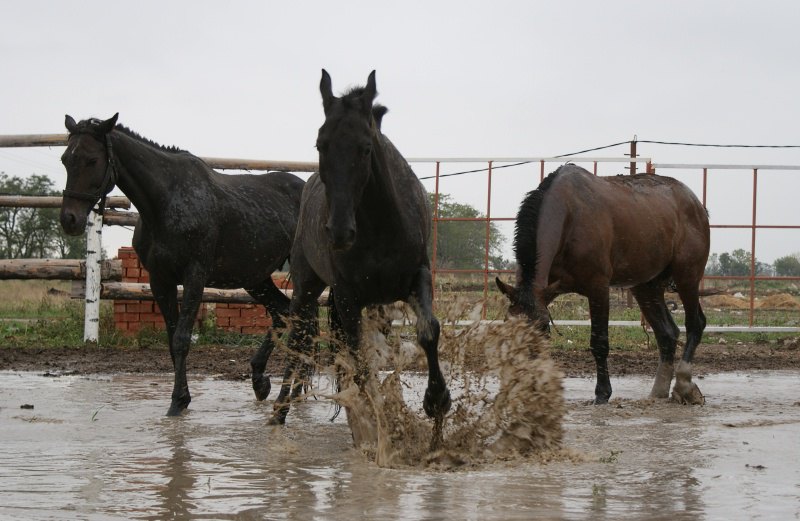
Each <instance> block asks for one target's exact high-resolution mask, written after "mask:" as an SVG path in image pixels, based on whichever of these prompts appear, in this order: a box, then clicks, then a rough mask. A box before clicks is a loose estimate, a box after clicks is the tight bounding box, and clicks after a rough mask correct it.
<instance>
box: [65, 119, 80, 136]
mask: <svg viewBox="0 0 800 521" xmlns="http://www.w3.org/2000/svg"><path fill="white" fill-rule="evenodd" d="M64 126H65V127H67V130H68V131H69V133H70V134H72V133H73V132H75V130H77V128H78V124H77V123H75V120H74V119H72V116H70V115H69V114H67V115H66V116H64Z"/></svg>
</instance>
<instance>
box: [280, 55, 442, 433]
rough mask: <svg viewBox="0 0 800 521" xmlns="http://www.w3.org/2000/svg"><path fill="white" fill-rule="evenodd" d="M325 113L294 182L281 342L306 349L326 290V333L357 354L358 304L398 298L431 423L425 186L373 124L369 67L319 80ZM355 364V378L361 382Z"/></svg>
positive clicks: (438, 412)
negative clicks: (360, 83)
mask: <svg viewBox="0 0 800 521" xmlns="http://www.w3.org/2000/svg"><path fill="white" fill-rule="evenodd" d="M320 92H321V94H322V107H323V109H324V113H325V122H324V124H323V125H322V127H320V129H319V133H318V136H317V143H316V146H317V150H318V151H319V173H317V174H314V175H313V176H311V178H310V179H309V180H308V183H307V184H306V187H305V190H304V191H303V200H302V205H301V209H300V219H299V221H298V225H297V235H296V238H295V242H294V245H293V246H292V266H291V272H290V273H291V278H292V280H293V284H294V292H293V294H292V302H291V309H290V315H291V316H292V320H293V321H294V322H293V324H292V327H293V329H292V332H291V333H290V335H289V346H290V348H292V349H294V350H296V351H299V352H303V351H307V350H308V349H309V343H310V341H311V336H312V335H313V329H314V324H315V320H316V314H317V297H318V296H319V295H320V294H321V293H322V291H323V290H324V289H325V287H326V286H329V287H330V288H331V290H332V294H333V301H334V305H333V310H332V314H333V315H334V316H333V318H332V320H331V327H332V332H333V335H334V336H335V337H336V338H339V339H341V340H342V341H343V342H344V343H345V344H346V345H347V347H348V349H349V351H350V352H351V354H353V356H354V358H355V359H356V360H357V361H358V364H363V362H362V361H360V360H359V356H358V346H359V341H360V334H361V322H362V310H363V309H364V308H365V307H367V306H373V305H380V304H389V303H392V302H395V301H399V300H402V301H405V302H407V303H409V304H410V305H411V307H412V308H413V310H414V312H415V313H416V316H417V325H416V327H417V341H418V342H419V344H420V345H421V346H422V348H423V349H424V351H425V354H426V356H427V361H428V387H427V389H426V391H425V398H424V402H423V408H424V410H425V413H426V414H427V415H428V416H429V417H432V418H434V419H435V420H436V421H437V422H438V424H439V425H441V421H442V419H443V417H444V415H445V413H446V412H447V411H448V410H449V408H450V392H449V391H448V389H447V384H446V383H445V380H444V376H443V375H442V372H441V370H440V367H439V355H438V351H437V350H438V342H439V322H438V321H437V320H436V318H435V317H434V316H433V312H432V282H431V271H430V261H429V259H428V252H427V245H428V240H429V233H430V230H431V213H430V208H429V207H428V202H427V198H426V195H425V189H424V188H423V187H422V184H421V183H420V182H419V180H418V179H417V177H416V175H414V172H413V171H412V170H411V167H410V166H409V165H408V163H407V162H406V160H405V159H404V158H403V157H402V156H401V155H400V152H398V151H397V149H396V148H395V147H394V145H393V144H392V142H391V141H389V139H388V138H387V137H386V136H384V135H383V134H382V133H381V129H380V123H381V119H382V117H383V115H384V114H385V113H386V108H385V107H383V106H381V105H373V101H374V99H375V95H376V94H377V91H376V86H375V71H373V72H372V73H371V74H370V75H369V78H368V80H367V85H366V86H365V87H358V88H354V89H352V90H350V91H349V92H347V93H346V94H344V95H343V96H342V97H336V96H334V95H333V92H332V89H331V78H330V76H329V75H328V73H327V72H326V71H325V70H323V71H322V80H321V82H320ZM365 373H366V370H365V368H364V367H363V365H361V366H360V367H359V368H357V374H356V382H357V383H359V384H363V383H364V378H365V376H364V374H365ZM288 393H289V389H288V384H287V385H284V387H283V388H282V389H281V393H280V395H279V396H278V400H277V402H276V412H275V416H273V422H274V423H283V422H284V421H285V418H286V414H287V413H288V407H289V404H288V402H287V401H286V400H287V394H288Z"/></svg>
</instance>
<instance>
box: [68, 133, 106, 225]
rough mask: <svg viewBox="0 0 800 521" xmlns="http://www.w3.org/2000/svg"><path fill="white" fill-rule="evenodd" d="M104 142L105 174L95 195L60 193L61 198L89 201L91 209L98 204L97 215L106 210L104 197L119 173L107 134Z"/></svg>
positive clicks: (73, 191)
mask: <svg viewBox="0 0 800 521" xmlns="http://www.w3.org/2000/svg"><path fill="white" fill-rule="evenodd" d="M105 142H106V157H107V158H108V159H107V163H106V172H105V174H104V175H103V182H102V183H101V184H100V188H98V190H97V192H95V193H88V192H77V191H75V190H64V191H63V192H61V194H62V196H63V197H71V198H73V199H82V200H84V201H90V202H91V203H92V207H94V205H95V204H96V203H98V202H99V203H100V207H99V208H98V210H97V213H99V214H100V215H103V211H104V210H105V208H106V196H107V195H108V193H109V192H110V191H111V190H113V189H114V186H116V184H117V179H118V178H119V173H118V172H117V163H116V161H115V160H114V150H113V149H112V148H111V138H110V137H109V135H108V134H106V135H105Z"/></svg>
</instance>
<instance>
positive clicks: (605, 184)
mask: <svg viewBox="0 0 800 521" xmlns="http://www.w3.org/2000/svg"><path fill="white" fill-rule="evenodd" d="M709 236H710V234H709V225H708V213H707V212H706V210H705V208H704V207H703V205H702V204H701V203H700V201H699V200H698V199H697V197H696V196H695V195H694V193H693V192H692V191H691V190H690V189H689V188H688V187H686V186H685V185H684V184H682V183H680V182H679V181H677V180H675V179H672V178H669V177H663V176H657V175H652V174H639V175H626V176H614V177H597V176H594V175H592V174H590V173H589V172H587V171H586V170H584V169H583V168H580V167H577V166H574V165H565V166H562V167H561V168H559V169H558V170H556V171H555V172H553V173H552V174H550V175H549V176H547V178H545V179H544V181H542V183H541V184H540V185H539V187H538V188H537V189H536V190H533V191H532V192H530V193H528V195H527V196H526V198H525V200H524V201H523V202H522V205H521V206H520V209H519V213H518V214H517V222H516V230H515V236H514V250H515V255H516V261H517V274H516V287H515V286H511V285H508V284H505V283H504V282H502V281H501V280H500V279H499V278H498V279H497V280H496V282H497V285H498V287H499V288H500V290H501V291H502V292H503V293H504V294H505V295H506V296H507V297H509V299H510V301H511V307H510V308H509V312H510V313H512V314H524V315H526V316H527V317H528V318H529V319H530V320H532V321H534V322H535V323H536V324H537V326H538V327H539V329H540V330H542V331H546V330H547V329H548V324H549V321H550V314H549V312H548V309H547V306H548V305H549V304H550V303H551V302H552V301H553V300H554V299H555V298H556V297H557V296H558V295H562V294H564V293H578V294H580V295H583V296H585V297H587V298H588V299H589V311H590V315H591V351H592V354H593V355H594V359H595V362H596V364H597V386H596V388H595V403H598V404H600V403H606V402H608V400H609V398H610V397H611V382H610V380H609V373H608V363H607V357H608V349H609V346H608V313H609V288H610V287H612V286H613V287H622V288H630V290H631V292H632V293H633V296H634V297H635V298H636V301H637V303H638V304H639V307H640V308H641V310H642V314H643V315H644V317H645V319H646V320H647V322H648V323H649V324H650V326H651V327H652V328H653V332H654V333H655V337H656V340H657V342H658V347H659V352H660V358H661V360H660V363H659V365H658V369H657V371H656V377H655V383H654V384H653V389H652V392H651V396H652V397H654V398H666V397H668V396H669V389H670V385H671V382H672V378H673V376H675V387H674V389H673V394H672V396H673V398H675V399H676V400H678V401H680V402H682V403H703V395H702V394H701V393H700V390H699V389H698V388H697V385H695V384H694V383H692V379H691V364H692V358H693V356H694V351H695V348H697V345H698V344H699V343H700V339H701V338H702V335H703V329H704V328H705V324H706V319H705V315H703V310H702V309H701V307H700V299H699V296H700V292H699V286H700V280H701V279H702V277H703V272H704V270H705V265H706V260H707V259H708V251H709ZM671 284H674V286H675V288H676V289H677V292H678V295H679V296H680V298H681V301H682V302H683V307H684V311H685V313H686V345H685V347H684V350H683V356H682V359H681V361H680V362H679V363H678V366H677V368H676V367H675V364H674V359H675V347H676V344H677V340H678V335H679V333H680V330H679V329H678V326H676V325H675V321H674V320H673V319H672V315H671V314H670V312H669V309H668V308H667V305H666V303H665V302H664V291H665V289H666V288H667V286H668V285H671Z"/></svg>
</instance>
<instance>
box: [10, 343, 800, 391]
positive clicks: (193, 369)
mask: <svg viewBox="0 0 800 521" xmlns="http://www.w3.org/2000/svg"><path fill="white" fill-rule="evenodd" d="M706 337H707V338H704V339H703V343H702V344H700V346H699V347H698V349H697V352H696V353H695V358H694V363H693V371H694V374H708V373H719V372H727V371H742V370H762V371H764V370H781V369H798V370H800V337H797V336H787V337H786V338H785V339H782V340H778V341H775V342H763V343H736V342H731V343H722V342H720V341H719V340H720V339H719V338H715V337H714V336H713V335H711V334H709V335H706ZM253 344H254V345H253V346H230V345H194V346H192V348H191V350H190V351H189V357H188V359H187V364H188V371H189V372H190V373H193V374H201V375H207V376H212V377H214V378H220V379H225V380H245V379H249V378H250V358H251V357H252V356H253V354H255V352H256V347H257V346H256V345H255V344H256V342H255V341H254V342H253ZM550 356H551V358H552V359H553V360H554V361H555V362H556V363H557V365H558V366H559V367H560V368H561V370H562V371H564V373H565V375H566V376H588V375H592V374H594V372H595V366H594V359H593V358H592V355H591V353H589V350H588V347H587V348H576V349H570V350H564V349H555V350H553V351H551V353H550ZM608 363H609V368H610V371H611V374H612V375H618V376H623V375H654V374H655V371H656V367H657V366H658V351H657V349H656V347H655V346H653V347H651V348H649V349H641V350H636V351H621V350H618V349H614V347H613V346H612V348H611V353H610V354H609V362H608ZM283 364H284V357H283V355H282V353H276V354H275V355H273V358H272V360H271V361H270V366H269V367H268V370H269V372H270V374H272V375H273V376H278V375H279V374H282V371H283ZM0 370H6V371H9V370H10V371H41V372H47V371H50V372H52V373H56V374H83V375H89V374H98V373H133V374H137V373H161V372H172V361H171V360H170V357H169V350H168V348H167V346H166V344H155V345H148V346H142V347H133V348H131V347H118V346H100V347H97V346H87V347H47V348H30V347H14V346H13V344H10V343H8V342H6V345H4V346H0Z"/></svg>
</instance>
